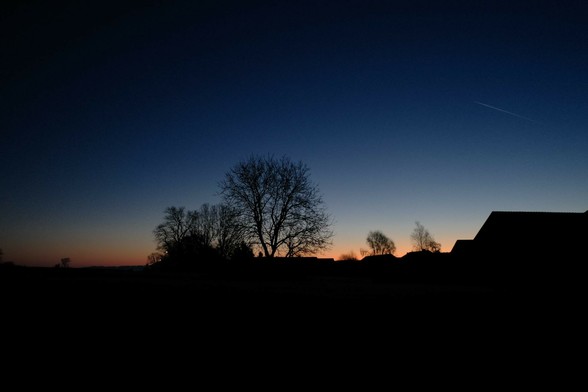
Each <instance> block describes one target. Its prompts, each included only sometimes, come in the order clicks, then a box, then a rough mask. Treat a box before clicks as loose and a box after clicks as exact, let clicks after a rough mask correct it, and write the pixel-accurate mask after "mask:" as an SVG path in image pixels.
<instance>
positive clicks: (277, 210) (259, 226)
mask: <svg viewBox="0 0 588 392" xmlns="http://www.w3.org/2000/svg"><path fill="white" fill-rule="evenodd" d="M220 188H221V193H222V195H223V197H224V201H225V203H226V204H227V205H228V206H229V207H230V208H231V209H232V210H233V211H234V212H235V213H236V216H235V218H236V221H237V222H239V227H240V230H241V232H242V233H243V235H244V236H245V238H246V239H248V240H249V241H251V243H252V244H255V245H257V246H259V247H260V248H261V250H262V251H263V254H264V255H265V256H266V257H273V256H279V255H282V256H286V257H292V256H301V255H307V254H313V253H316V252H318V251H321V250H323V249H326V248H328V247H329V245H330V244H331V238H332V237H333V232H332V231H331V230H330V226H331V219H330V217H329V215H328V213H327V211H326V208H325V207H324V203H323V200H322V198H321V196H320V194H319V190H318V187H317V186H316V185H314V184H313V183H312V182H311V181H310V176H309V169H308V167H307V166H306V165H304V164H303V163H302V162H298V163H293V162H291V161H290V159H288V158H286V157H282V158H281V159H279V160H278V159H274V158H273V157H266V158H262V157H251V158H249V159H248V160H245V161H242V162H240V163H238V164H237V165H235V166H234V167H233V168H232V169H231V170H230V171H229V172H228V173H226V175H225V179H224V180H223V181H222V182H221V183H220Z"/></svg>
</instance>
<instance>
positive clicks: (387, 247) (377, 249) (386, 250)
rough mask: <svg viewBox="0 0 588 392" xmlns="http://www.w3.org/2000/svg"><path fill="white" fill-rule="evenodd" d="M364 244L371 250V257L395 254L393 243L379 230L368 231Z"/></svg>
mask: <svg viewBox="0 0 588 392" xmlns="http://www.w3.org/2000/svg"><path fill="white" fill-rule="evenodd" d="M366 242H367V244H368V246H369V247H370V249H371V254H372V255H374V256H375V255H392V254H394V252H396V245H395V244H394V241H392V240H391V239H390V238H388V237H387V236H386V235H385V234H384V233H382V232H381V231H379V230H376V231H370V232H369V234H368V236H367V239H366Z"/></svg>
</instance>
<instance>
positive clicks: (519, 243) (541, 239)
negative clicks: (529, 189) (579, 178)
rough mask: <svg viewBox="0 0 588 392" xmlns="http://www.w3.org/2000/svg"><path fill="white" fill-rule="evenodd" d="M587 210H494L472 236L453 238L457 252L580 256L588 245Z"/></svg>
mask: <svg viewBox="0 0 588 392" xmlns="http://www.w3.org/2000/svg"><path fill="white" fill-rule="evenodd" d="M587 243H588V211H586V212H584V213H576V212H521V211H493V212H492V213H491V214H490V216H489V217H488V219H486V222H484V224H483V225H482V227H481V228H480V231H478V234H476V236H475V237H474V239H473V240H458V241H456V243H455V245H454V247H453V249H452V250H451V253H452V254H454V255H458V256H478V257H501V258H505V257H506V258H509V257H517V258H519V259H520V258H521V257H524V258H545V257H549V258H561V257H566V258H574V259H576V258H579V257H581V256H582V257H583V258H584V259H585V260H588V258H586V254H587V253H588V249H587V247H586V244H587Z"/></svg>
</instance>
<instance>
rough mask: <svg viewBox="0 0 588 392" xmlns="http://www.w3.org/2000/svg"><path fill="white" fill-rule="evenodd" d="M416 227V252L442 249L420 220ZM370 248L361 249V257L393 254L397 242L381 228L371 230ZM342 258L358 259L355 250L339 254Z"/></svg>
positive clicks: (413, 237)
mask: <svg viewBox="0 0 588 392" xmlns="http://www.w3.org/2000/svg"><path fill="white" fill-rule="evenodd" d="M415 224H416V227H415V228H414V230H413V231H412V233H411V234H410V239H411V242H412V244H413V250H414V251H416V252H422V251H428V252H433V253H438V252H440V251H441V244H440V243H438V242H436V241H435V239H434V238H433V236H432V235H431V233H430V232H429V230H427V229H426V228H425V226H423V225H422V224H421V223H420V222H419V221H417V222H415ZM366 243H367V245H368V248H369V249H363V248H362V249H360V251H359V252H360V254H361V257H365V256H381V255H393V254H394V253H395V252H396V244H394V241H393V240H392V239H391V238H389V237H388V236H387V235H385V234H384V233H382V231H380V230H375V231H370V232H369V233H368V235H367V238H366ZM339 259H340V260H357V256H356V255H355V253H354V252H349V253H345V254H342V255H341V256H339Z"/></svg>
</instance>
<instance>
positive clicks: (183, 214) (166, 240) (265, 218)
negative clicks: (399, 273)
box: [148, 156, 441, 266]
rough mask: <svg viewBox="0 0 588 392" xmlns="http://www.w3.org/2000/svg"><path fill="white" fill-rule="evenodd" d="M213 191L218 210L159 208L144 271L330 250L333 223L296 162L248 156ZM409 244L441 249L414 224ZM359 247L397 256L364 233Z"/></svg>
mask: <svg viewBox="0 0 588 392" xmlns="http://www.w3.org/2000/svg"><path fill="white" fill-rule="evenodd" d="M219 188H220V195H221V196H222V202H221V203H219V204H216V205H211V204H208V203H205V204H202V205H201V206H200V208H199V209H197V210H193V211H190V210H187V209H186V208H185V207H175V206H172V207H168V208H166V209H165V211H164V219H163V222H162V223H160V224H159V225H157V227H156V228H155V229H154V230H153V234H154V237H155V240H156V243H157V251H156V252H154V253H152V254H151V255H149V256H148V264H149V265H162V264H163V265H170V266H171V265H176V266H177V265H183V266H187V265H191V264H193V263H194V261H198V260H200V261H215V260H218V259H222V260H239V259H250V258H253V257H254V255H255V254H256V252H257V255H258V256H262V257H266V258H273V257H296V256H309V255H313V254H316V253H318V252H321V251H324V250H326V249H328V248H329V247H330V246H331V245H332V238H333V231H332V230H331V227H332V219H331V217H330V215H329V213H328V212H327V209H326V206H325V203H324V201H323V199H322V196H321V194H320V191H319V188H318V186H317V185H316V184H315V183H313V182H312V181H311V178H310V170H309V168H308V167H307V166H306V165H305V164H303V163H302V162H293V161H291V160H290V159H289V158H288V157H282V158H279V159H278V158H274V157H273V156H251V157H250V158H249V159H247V160H243V161H241V162H239V163H237V164H236V165H235V166H233V167H232V168H231V169H230V170H229V171H228V172H227V173H226V174H225V176H224V178H223V180H222V181H221V182H220V183H219ZM411 239H412V241H413V243H414V245H415V250H429V251H433V252H438V251H439V250H440V249H441V245H440V244H438V243H437V242H435V240H434V239H433V237H432V236H431V234H430V233H429V231H428V230H427V229H425V227H424V226H423V225H421V224H420V223H419V222H416V228H415V229H414V231H413V233H412V234H411ZM366 242H367V244H368V246H369V248H370V250H369V251H366V250H364V249H361V250H360V252H361V254H362V256H366V255H384V254H394V252H395V251H396V246H395V244H394V242H393V241H392V240H391V239H390V238H388V237H387V236H386V235H385V234H383V233H382V232H381V231H371V232H369V234H368V236H367V240H366ZM341 258H346V259H355V258H356V257H355V256H354V255H353V254H352V253H351V254H349V255H342V256H341Z"/></svg>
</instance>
